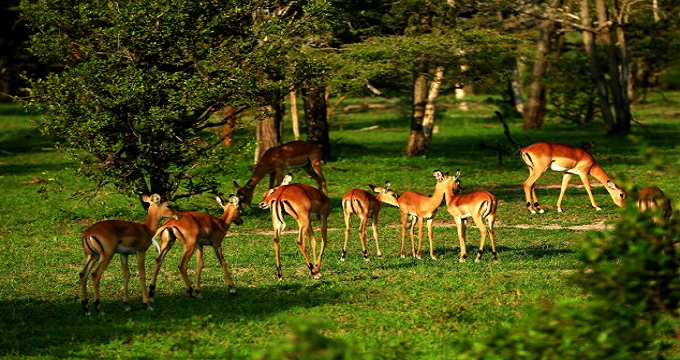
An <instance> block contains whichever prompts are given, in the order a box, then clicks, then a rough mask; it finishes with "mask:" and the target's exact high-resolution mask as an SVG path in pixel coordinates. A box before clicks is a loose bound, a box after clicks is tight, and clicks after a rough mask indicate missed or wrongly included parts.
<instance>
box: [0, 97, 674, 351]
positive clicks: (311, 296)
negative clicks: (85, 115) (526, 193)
mask: <svg viewBox="0 0 680 360" xmlns="http://www.w3.org/2000/svg"><path fill="white" fill-rule="evenodd" d="M677 95H678V94H667V98H669V99H673V98H676V99H677V98H678V97H677ZM443 103H444V104H445V103H446V102H443ZM470 105H471V108H472V110H471V111H468V112H461V111H459V110H457V109H456V108H455V107H453V106H442V110H441V113H440V117H439V119H438V126H439V132H438V133H436V134H435V135H434V138H433V143H432V146H431V153H430V156H429V157H428V158H417V159H409V158H406V157H404V156H403V150H404V146H405V143H406V138H407V134H408V127H409V120H408V111H407V110H405V109H403V108H400V107H399V106H394V107H392V108H388V109H384V110H371V111H369V112H346V113H344V112H341V111H337V112H336V113H335V115H334V117H333V119H332V132H331V139H332V142H333V150H332V151H333V154H334V156H335V157H336V159H335V160H334V161H331V162H329V163H327V164H326V165H325V167H324V173H325V175H326V178H327V180H328V183H329V192H330V197H331V198H332V201H333V213H332V215H331V219H330V221H329V224H330V227H331V230H330V231H329V246H328V248H327V252H326V256H325V259H324V263H323V268H322V275H323V280H322V281H312V280H311V279H310V277H309V274H308V271H307V270H306V269H305V267H304V261H303V259H302V256H301V255H300V253H299V251H298V249H297V246H296V245H295V243H294V238H295V236H296V235H295V232H294V231H291V232H287V233H286V234H285V235H284V238H283V240H282V262H283V275H284V281H282V282H278V281H276V279H275V269H274V264H275V262H274V252H273V246H272V242H271V237H272V234H271V220H270V216H269V213H268V212H265V211H262V210H260V209H257V208H250V209H245V210H244V213H243V218H244V220H245V223H244V224H243V225H242V226H239V227H232V231H231V232H230V233H229V234H228V237H227V239H226V240H225V242H224V247H225V257H226V259H227V262H228V265H229V268H230V270H231V272H232V276H233V278H234V280H235V282H236V285H237V288H238V294H237V295H236V296H231V295H229V293H228V290H227V288H226V286H225V284H224V280H223V278H222V274H221V270H220V268H219V264H218V262H217V260H216V258H215V256H214V254H213V253H212V252H211V251H208V252H207V254H206V266H207V267H206V269H205V270H204V272H203V281H202V283H203V292H204V298H203V299H200V300H196V299H191V298H189V297H188V296H187V295H186V294H185V290H184V288H183V285H182V282H181V279H180V276H179V271H178V270H177V264H179V258H180V254H181V245H176V246H175V248H174V249H173V251H172V252H171V253H170V255H169V256H168V258H167V259H166V260H165V262H164V266H163V268H162V272H161V274H160V276H159V284H158V291H157V298H156V302H155V303H154V308H155V311H153V312H147V311H144V310H143V309H142V306H141V302H140V301H139V299H140V297H141V296H140V290H139V282H138V279H137V278H136V277H133V278H132V279H131V282H130V286H131V287H130V288H131V295H132V296H133V298H134V302H133V303H132V306H133V310H132V311H131V312H129V313H128V312H124V311H123V306H122V294H121V291H120V289H121V284H122V281H121V280H122V274H121V271H120V263H119V262H118V261H117V260H114V261H113V262H112V264H111V266H110V267H109V268H108V269H107V271H106V272H105V273H104V277H103V280H102V294H103V307H104V310H105V311H106V313H107V314H106V316H103V317H102V316H90V317H85V316H84V315H83V314H82V311H81V307H80V289H79V286H78V273H79V271H80V270H81V267H82V265H83V261H84V259H83V254H82V249H81V248H80V237H79V236H80V235H79V233H80V231H81V230H82V229H84V228H85V227H87V226H89V225H90V224H92V223H95V222H97V221H100V220H103V219H113V218H119V219H132V220H138V221H141V220H142V219H143V218H144V214H143V212H142V211H141V208H140V207H139V203H138V202H137V201H136V200H135V199H128V198H125V197H123V196H121V195H119V194H116V192H115V191H114V190H111V189H109V190H108V191H105V192H103V193H101V194H100V195H99V196H97V197H96V198H83V197H82V196H79V195H76V196H74V194H77V193H78V192H79V191H81V190H86V189H89V188H91V187H92V184H89V183H87V182H86V181H84V180H81V179H78V178H75V177H74V176H73V175H72V173H71V171H70V169H69V168H70V167H73V166H74V164H73V163H72V162H70V161H69V160H68V159H67V158H65V157H64V155H63V153H61V152H56V151H52V150H50V149H49V148H51V147H52V146H53V144H54V141H53V140H52V139H46V138H44V137H42V136H40V135H39V134H38V133H36V132H35V131H34V130H33V129H32V128H31V126H30V123H29V119H30V117H27V116H25V115H23V114H22V113H21V111H20V110H18V109H17V108H16V107H12V106H2V107H0V150H2V155H0V189H2V195H1V196H0V216H1V217H2V219H3V221H2V222H1V223H0V275H1V276H0V320H1V321H2V324H3V325H4V326H2V327H1V328H0V357H2V358H22V357H24V358H34V357H35V358H62V357H74V358H95V357H107V358H111V357H120V358H130V357H135V358H159V357H169V358H191V357H194V358H211V357H214V358H239V359H248V358H253V357H259V356H261V357H266V355H267V354H277V353H279V352H280V351H281V349H282V348H283V349H285V348H286V346H289V347H292V346H294V345H295V344H297V346H300V345H299V344H301V343H305V342H309V343H310V344H311V345H310V346H311V347H313V346H317V347H323V348H326V349H336V350H337V349H349V351H351V352H352V353H354V354H355V355H356V356H357V357H361V358H385V359H392V358H395V359H396V358H405V357H408V358H442V359H444V358H446V359H450V358H453V357H454V356H455V355H456V354H457V353H459V352H460V351H464V350H465V349H463V348H461V347H462V346H463V345H462V344H463V342H462V341H461V339H464V338H470V337H472V338H476V337H480V338H481V337H484V336H486V335H488V334H489V333H490V332H491V330H492V329H493V328H494V327H495V326H497V325H500V324H516V325H517V326H521V324H523V323H525V322H526V321H528V320H530V319H531V318H532V316H533V315H534V314H535V313H536V312H535V310H536V309H537V308H541V307H545V306H550V304H553V303H554V302H557V301H561V300H567V299H575V300H576V301H578V299H580V298H582V297H583V296H585V294H584V291H583V290H582V289H579V288H576V287H574V286H573V285H571V284H570V283H569V281H568V280H567V279H568V276H569V274H571V273H572V272H573V271H574V269H575V268H577V267H578V266H579V260H578V251H579V244H580V242H581V241H582V240H583V238H584V236H585V233H586V232H587V231H601V229H602V228H603V227H604V226H605V225H606V224H608V223H611V222H613V221H615V220H616V218H617V217H618V210H617V209H616V208H615V207H614V205H613V203H612V201H611V199H610V198H609V196H608V195H607V193H606V191H604V189H602V188H601V187H600V186H596V187H595V188H594V192H595V194H596V200H597V201H598V204H599V205H600V206H602V207H603V210H602V211H601V212H595V211H594V210H592V209H591V208H590V204H589V201H588V197H587V195H586V193H585V191H584V190H583V189H582V188H578V187H577V186H572V187H571V188H570V189H569V190H568V192H567V195H566V198H565V201H564V208H565V210H566V212H565V213H562V214H558V213H556V212H555V211H554V210H555V207H554V204H555V202H556V200H557V195H558V193H559V189H558V188H555V187H553V186H554V185H558V184H559V183H560V181H561V177H560V175H559V174H557V173H549V174H546V175H544V177H543V178H541V180H539V183H538V184H539V190H538V195H539V198H540V200H541V202H542V204H544V207H545V208H546V209H547V210H548V212H547V213H546V214H543V215H540V216H539V215H531V214H529V212H528V211H526V210H525V208H524V205H523V204H524V199H523V194H522V191H521V183H522V182H523V181H524V179H525V178H526V176H527V174H528V172H527V170H526V168H525V167H524V165H523V164H521V162H520V161H519V159H518V158H517V156H516V155H514V154H513V153H512V152H511V151H510V150H509V149H508V151H506V153H505V154H504V156H503V158H502V164H499V159H498V154H497V153H496V152H495V151H492V150H484V149H480V148H479V146H478V145H479V144H480V142H484V143H486V144H488V145H493V144H495V143H496V142H498V143H499V144H502V145H505V144H507V140H506V139H505V138H504V136H503V134H502V127H501V126H500V124H499V123H498V121H497V120H496V118H495V117H494V116H493V107H491V106H489V105H486V104H485V103H484V102H483V101H482V99H479V101H478V102H472V103H471V104H470ZM676 109H677V104H675V103H668V102H664V101H662V100H661V99H659V100H657V101H656V102H654V103H653V104H647V105H644V106H641V107H639V108H637V109H636V110H635V113H636V117H637V120H638V121H639V122H638V123H636V124H635V125H634V132H633V133H634V135H633V136H631V137H608V136H603V135H602V133H603V127H602V125H601V124H585V125H573V124H567V123H563V122H550V121H549V122H548V123H547V124H546V126H545V128H544V129H542V130H540V131H524V130H523V129H522V128H521V126H520V124H519V122H513V123H512V124H511V128H512V131H513V134H514V135H515V137H516V138H517V139H518V140H520V141H521V142H523V143H526V144H530V143H532V142H536V141H561V142H565V143H569V144H575V145H578V144H580V143H582V142H587V141H596V143H597V145H596V147H595V148H593V149H592V152H593V153H594V154H595V157H596V158H597V159H598V160H599V161H600V162H601V164H602V165H603V167H604V168H605V169H606V170H607V171H608V173H609V174H610V175H611V176H613V177H615V178H616V179H621V180H623V181H626V182H628V183H630V184H637V185H641V186H646V185H656V186H659V187H661V188H662V189H664V190H665V191H666V192H667V193H668V194H671V195H672V194H676V193H677V192H678V191H679V189H678V186H679V185H678V183H677V181H675V180H676V179H677V178H678V169H680V164H679V163H678V159H680V157H679V156H678V154H680V148H678V146H679V145H678V142H677V133H678V124H677V119H675V118H673V117H671V115H672V113H673V111H676ZM375 125H378V126H379V129H367V128H369V127H372V126H375ZM649 149H652V150H649ZM247 161H248V159H243V161H242V162H241V163H238V164H228V166H225V175H224V180H223V184H224V185H223V189H221V190H222V191H223V192H224V193H227V194H228V193H229V192H233V189H232V188H231V183H232V181H234V180H237V181H239V182H243V181H244V180H246V179H247V178H248V177H249V175H250V174H249V170H248V162H247ZM435 169H440V170H442V171H451V172H453V171H455V170H456V169H461V171H462V178H461V179H462V181H463V186H464V189H465V191H471V190H474V189H487V190H489V191H491V192H493V193H494V194H495V195H496V196H497V197H498V198H499V200H500V205H499V209H498V221H497V248H498V252H499V256H500V259H501V260H500V261H499V262H493V261H491V259H490V258H491V257H490V255H489V254H488V253H487V254H486V256H485V257H484V258H483V260H482V262H480V263H477V264H475V263H473V262H468V263H463V264H459V263H458V261H457V259H458V251H459V250H458V245H457V243H458V241H457V239H456V228H455V227H454V226H452V220H451V217H450V215H449V214H448V213H447V212H446V211H445V209H443V208H442V209H441V210H440V213H439V214H438V215H437V222H436V227H435V250H436V253H437V255H438V257H439V260H436V261H435V260H429V259H427V260H416V259H413V258H406V259H401V258H400V257H399V251H400V246H401V239H400V235H399V225H398V221H399V214H398V211H397V209H396V208H393V207H385V208H384V210H383V212H382V215H381V226H380V235H381V247H382V250H383V253H384V254H385V257H384V258H383V259H379V258H377V257H375V256H374V254H375V245H374V243H373V242H372V240H369V251H370V253H371V255H372V257H371V261H370V262H364V261H363V260H362V257H361V254H360V245H359V240H358V236H357V234H356V231H354V230H353V231H352V238H351V239H350V244H349V254H348V259H347V261H346V262H341V261H339V258H340V249H341V247H342V242H343V241H344V231H343V229H342V227H343V222H342V215H341V209H340V205H339V201H340V198H341V197H342V195H343V194H344V192H345V191H346V190H348V189H349V188H352V187H359V188H366V187H367V184H368V183H372V184H376V185H382V184H383V183H384V182H385V181H386V180H389V181H391V183H392V187H393V189H394V190H396V191H397V192H400V191H403V190H417V191H420V192H422V193H425V194H431V192H432V189H433V187H434V186H433V185H434V180H433V178H432V176H431V174H432V171H433V170H435ZM295 176H296V181H301V182H307V183H310V184H311V183H312V182H313V181H312V180H311V179H307V176H303V174H302V173H301V172H296V173H295ZM576 184H578V181H576V180H573V185H576ZM57 189H62V190H63V191H61V192H59V191H55V190H57ZM264 190H265V189H264V186H260V187H258V189H257V190H256V191H257V193H260V192H261V191H264ZM176 206H177V207H178V208H180V209H181V210H201V211H206V212H209V213H212V214H215V215H217V214H218V213H219V207H218V206H217V205H216V204H215V203H214V201H213V200H212V199H211V197H210V196H207V195H206V196H204V197H198V198H195V199H191V200H184V201H182V202H179V203H177V204H176ZM288 223H289V229H293V230H295V229H296V225H295V223H294V221H292V220H289V221H288ZM589 229H590V230H589ZM593 229H594V230H593ZM468 231H469V241H468V251H470V252H472V253H474V248H476V247H477V246H478V234H479V232H478V231H477V229H474V228H472V229H469V230H468ZM317 234H318V232H317ZM408 242H409V241H408V240H407V246H410V244H408ZM423 246H424V248H423V252H424V253H425V252H427V251H428V250H429V246H428V245H427V242H426V241H425V244H424V245H423ZM487 249H488V248H487ZM150 254H151V255H152V256H151V257H153V256H154V255H155V250H151V251H150ZM151 263H152V261H150V260H149V261H148V262H147V274H148V273H150V271H151V267H152V265H151ZM193 266H194V262H193V261H192V262H191V265H190V276H193ZM131 268H132V271H133V273H134V271H135V267H134V265H132V266H131ZM315 334H316V335H318V334H321V335H323V338H321V339H319V338H315V336H316V335H315ZM282 344H283V345H282ZM272 356H273V355H272Z"/></svg>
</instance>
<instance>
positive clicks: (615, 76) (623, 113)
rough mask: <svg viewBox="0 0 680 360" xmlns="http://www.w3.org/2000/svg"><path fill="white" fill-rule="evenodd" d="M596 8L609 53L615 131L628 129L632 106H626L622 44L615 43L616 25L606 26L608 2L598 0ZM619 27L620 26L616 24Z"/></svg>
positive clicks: (603, 40) (600, 33)
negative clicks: (613, 35)
mask: <svg viewBox="0 0 680 360" xmlns="http://www.w3.org/2000/svg"><path fill="white" fill-rule="evenodd" d="M595 4H596V10H597V23H598V25H599V26H601V27H602V29H601V30H600V32H599V33H598V34H597V38H598V39H599V41H600V43H601V44H602V47H603V48H604V49H605V52H606V53H607V71H608V73H609V88H610V90H611V96H612V102H613V104H614V109H615V110H616V125H615V126H614V129H613V131H614V132H622V131H624V132H625V131H628V130H629V129H630V117H631V115H630V107H629V106H626V100H624V99H627V98H628V96H627V94H626V92H627V91H628V89H627V88H626V87H624V84H623V83H624V82H626V81H627V80H628V79H627V78H625V80H624V77H623V74H622V73H621V71H620V70H621V69H622V67H621V65H622V61H621V59H620V57H619V51H617V46H621V45H620V44H618V45H617V44H614V42H613V41H612V37H611V27H612V26H616V24H614V25H609V26H604V25H605V24H607V23H608V21H609V18H608V11H607V4H606V2H605V0H596V1H595ZM616 27H617V28H620V27H618V26H616ZM625 71H626V76H628V70H627V67H626V70H625Z"/></svg>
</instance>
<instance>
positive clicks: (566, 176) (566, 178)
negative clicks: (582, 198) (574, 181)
mask: <svg viewBox="0 0 680 360" xmlns="http://www.w3.org/2000/svg"><path fill="white" fill-rule="evenodd" d="M572 175H573V174H571V173H568V172H565V173H564V175H562V186H561V187H560V197H558V198H557V211H558V212H562V199H564V193H566V192H567V187H568V186H569V181H570V180H571V177H572ZM584 185H585V184H584ZM588 193H589V194H590V190H588ZM591 199H592V198H591Z"/></svg>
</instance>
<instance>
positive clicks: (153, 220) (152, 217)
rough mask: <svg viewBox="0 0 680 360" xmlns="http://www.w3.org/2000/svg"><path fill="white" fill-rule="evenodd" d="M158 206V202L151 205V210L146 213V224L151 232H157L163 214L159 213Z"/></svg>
mask: <svg viewBox="0 0 680 360" xmlns="http://www.w3.org/2000/svg"><path fill="white" fill-rule="evenodd" d="M157 209H158V206H157V205H156V204H151V205H149V212H148V214H147V215H146V220H144V226H146V227H147V228H148V229H149V230H151V233H155V232H156V230H158V227H159V226H158V223H159V222H160V221H161V216H160V215H159V214H157V211H156V210H157Z"/></svg>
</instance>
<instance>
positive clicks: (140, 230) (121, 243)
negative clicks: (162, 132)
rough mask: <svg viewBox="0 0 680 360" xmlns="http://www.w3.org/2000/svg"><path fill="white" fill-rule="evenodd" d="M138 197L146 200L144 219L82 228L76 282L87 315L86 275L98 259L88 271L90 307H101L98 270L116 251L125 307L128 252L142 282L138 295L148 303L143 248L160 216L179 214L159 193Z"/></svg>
mask: <svg viewBox="0 0 680 360" xmlns="http://www.w3.org/2000/svg"><path fill="white" fill-rule="evenodd" d="M142 201H144V202H146V203H148V204H149V208H148V213H147V216H146V220H145V221H144V223H143V224H140V223H136V222H131V221H124V220H105V221H101V222H98V223H96V224H94V225H92V226H90V227H89V228H87V229H86V230H85V231H84V232H83V240H82V243H83V250H84V251H85V266H84V267H83V271H82V272H81V273H80V286H81V288H82V292H83V300H82V305H83V309H84V310H85V314H86V315H90V307H89V301H88V297H87V278H88V277H89V275H90V272H91V271H92V268H93V267H94V265H95V264H96V263H97V262H98V261H99V265H97V268H95V269H94V272H93V273H92V283H93V284H94V307H95V309H96V310H97V312H99V313H101V314H104V312H103V311H102V306H101V301H100V293H99V284H100V282H101V279H102V273H103V272H104V270H105V269H106V267H107V266H108V265H109V263H110V262H111V259H112V258H113V255H115V254H116V253H118V254H120V261H121V265H122V267H123V296H124V304H125V310H127V311H129V310H130V298H129V295H128V281H129V279H130V269H129V268H128V255H132V254H134V255H135V256H136V257H137V270H138V271H139V280H140V282H141V283H142V299H143V302H144V305H145V306H146V308H147V309H149V310H152V308H151V306H149V296H148V294H147V291H146V273H145V271H144V270H145V269H144V265H145V264H144V259H145V257H146V251H147V249H148V248H149V246H151V244H152V242H153V243H154V245H155V246H158V244H156V243H155V241H154V240H153V236H154V234H155V233H156V230H157V229H158V223H159V221H160V220H161V219H162V218H166V217H169V218H175V219H179V216H180V214H179V213H178V212H177V211H175V210H173V209H171V208H170V207H168V202H167V201H166V202H161V196H160V195H158V194H153V195H151V196H147V195H143V196H142Z"/></svg>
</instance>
